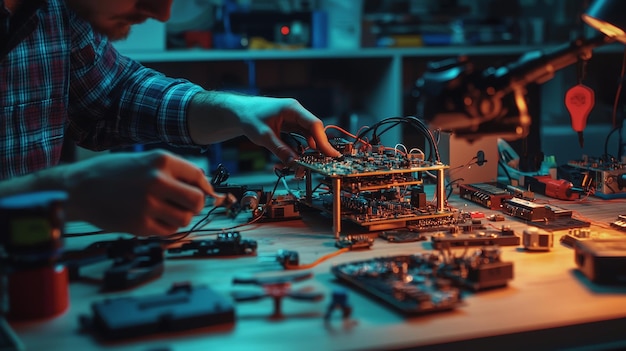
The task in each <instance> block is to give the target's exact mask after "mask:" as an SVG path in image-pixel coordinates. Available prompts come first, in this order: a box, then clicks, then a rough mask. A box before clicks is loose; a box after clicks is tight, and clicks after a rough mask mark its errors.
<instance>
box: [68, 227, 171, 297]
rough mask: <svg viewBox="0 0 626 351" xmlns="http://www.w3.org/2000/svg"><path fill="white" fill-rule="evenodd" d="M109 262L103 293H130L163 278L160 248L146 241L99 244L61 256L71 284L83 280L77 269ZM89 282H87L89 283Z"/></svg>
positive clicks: (118, 241) (115, 241)
mask: <svg viewBox="0 0 626 351" xmlns="http://www.w3.org/2000/svg"><path fill="white" fill-rule="evenodd" d="M103 260H112V261H113V263H112V264H111V266H110V267H109V268H107V269H106V270H105V271H104V273H103V276H102V279H101V288H102V290H103V291H114V290H123V289H130V288H133V287H136V286H138V285H141V284H143V283H145V282H147V281H150V280H152V279H154V278H156V277H159V276H161V275H162V274H163V269H164V268H163V261H164V255H163V248H162V247H161V244H160V243H159V242H158V241H151V240H149V239H142V240H140V239H137V238H132V239H121V238H120V239H118V240H109V241H99V242H95V243H92V244H90V245H89V246H87V247H86V248H84V249H82V250H68V251H66V252H64V253H63V261H64V262H65V263H66V265H67V267H68V269H69V273H70V280H72V281H77V280H81V279H82V278H85V277H83V276H82V275H81V274H80V269H81V268H82V267H84V266H86V265H89V264H93V263H97V262H101V261H103ZM88 281H90V280H89V279H88Z"/></svg>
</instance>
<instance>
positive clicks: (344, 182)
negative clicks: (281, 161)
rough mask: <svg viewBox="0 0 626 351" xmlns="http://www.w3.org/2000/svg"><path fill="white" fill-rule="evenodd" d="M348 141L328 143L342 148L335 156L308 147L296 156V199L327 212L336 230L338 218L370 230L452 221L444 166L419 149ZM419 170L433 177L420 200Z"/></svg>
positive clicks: (421, 187) (337, 230)
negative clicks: (300, 191) (429, 193)
mask: <svg viewBox="0 0 626 351" xmlns="http://www.w3.org/2000/svg"><path fill="white" fill-rule="evenodd" d="M349 145H350V144H349V143H346V144H342V145H334V146H335V147H336V148H337V149H338V150H343V152H344V154H343V155H342V156H341V157H337V158H333V157H328V156H325V155H323V154H320V153H319V152H313V153H308V154H304V155H302V156H301V157H300V158H299V160H298V161H296V163H297V165H298V167H300V168H301V169H302V170H304V173H305V178H306V181H307V186H306V188H307V190H306V195H305V196H304V197H303V198H301V199H300V202H301V203H302V204H304V205H305V206H309V207H312V208H315V209H318V210H321V211H324V212H328V213H331V214H332V215H333V226H334V227H335V228H334V231H335V235H336V236H339V233H340V230H341V224H340V223H341V221H342V220H349V221H351V222H353V223H356V224H358V225H360V226H363V227H367V228H368V230H371V231H373V230H387V229H394V228H402V227H407V226H410V225H413V226H417V227H425V226H429V225H433V226H444V225H448V224H453V223H454V221H455V218H454V216H453V213H452V210H451V209H450V208H448V207H447V206H446V205H445V201H444V200H445V194H444V190H443V189H444V183H443V182H444V170H446V169H447V168H449V166H447V165H444V164H441V163H439V162H432V161H427V160H424V157H423V155H421V154H406V153H402V152H397V150H393V149H389V148H385V147H382V146H377V147H370V148H367V149H355V148H353V147H352V146H349ZM425 174H428V175H429V176H433V177H434V178H435V179H436V182H437V187H436V196H435V198H436V199H435V201H434V202H432V201H431V202H429V201H427V200H426V193H425V192H424V189H423V184H424V181H423V177H424V175H425ZM314 179H315V182H317V183H316V184H315V185H314V184H313V181H314ZM313 189H317V191H314V190H313Z"/></svg>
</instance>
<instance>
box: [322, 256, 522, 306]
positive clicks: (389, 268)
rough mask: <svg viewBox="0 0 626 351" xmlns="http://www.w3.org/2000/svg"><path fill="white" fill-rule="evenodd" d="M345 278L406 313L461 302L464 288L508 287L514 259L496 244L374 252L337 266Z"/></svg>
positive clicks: (351, 283)
mask: <svg viewBox="0 0 626 351" xmlns="http://www.w3.org/2000/svg"><path fill="white" fill-rule="evenodd" d="M331 272H332V273H333V274H334V275H335V276H336V277H337V278H338V279H339V280H341V281H343V282H345V283H347V284H350V285H352V286H354V287H356V288H358V289H360V290H362V291H364V292H365V293H367V294H368V295H370V296H372V297H374V298H376V299H378V300H379V301H382V302H384V303H385V304H387V305H388V306H391V307H392V308H394V309H395V310H396V311H398V312H401V313H403V314H406V315H418V314H424V313H431V312H440V311H447V310H451V309H454V308H456V307H458V306H459V305H460V304H461V303H462V294H461V291H462V290H461V289H469V290H471V291H480V290H484V289H490V288H497V287H503V286H506V285H507V284H508V281H509V280H511V279H512V278H513V263H512V262H503V261H501V258H500V250H499V249H498V248H496V247H483V248H481V249H477V250H475V251H473V252H472V253H470V254H466V252H464V254H463V255H461V256H453V255H452V253H451V252H449V251H447V250H441V251H440V252H439V253H434V252H424V253H420V254H415V255H396V256H387V257H375V258H371V259H367V260H363V261H354V262H347V263H343V264H339V265H336V266H334V267H332V269H331Z"/></svg>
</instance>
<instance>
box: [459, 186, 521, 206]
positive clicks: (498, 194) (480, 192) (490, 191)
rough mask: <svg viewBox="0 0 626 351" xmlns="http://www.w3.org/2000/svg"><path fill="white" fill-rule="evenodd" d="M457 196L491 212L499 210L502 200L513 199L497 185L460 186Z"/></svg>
mask: <svg viewBox="0 0 626 351" xmlns="http://www.w3.org/2000/svg"><path fill="white" fill-rule="evenodd" d="M459 196H460V197H461V198H462V199H466V200H469V201H471V202H473V203H476V204H479V205H481V206H483V207H486V208H489V209H492V210H499V209H500V208H501V207H502V201H503V200H505V199H510V198H512V197H513V195H511V193H510V192H509V191H508V190H506V189H503V188H502V186H500V185H499V184H498V183H473V184H461V185H460V187H459Z"/></svg>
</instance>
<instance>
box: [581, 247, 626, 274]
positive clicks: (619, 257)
mask: <svg viewBox="0 0 626 351" xmlns="http://www.w3.org/2000/svg"><path fill="white" fill-rule="evenodd" d="M574 259H575V261H576V265H577V267H578V269H579V270H580V271H581V272H582V273H583V274H584V275H585V276H586V277H587V278H588V279H589V280H590V281H592V282H594V283H599V284H626V240H625V239H597V240H579V241H576V242H575V244H574Z"/></svg>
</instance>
